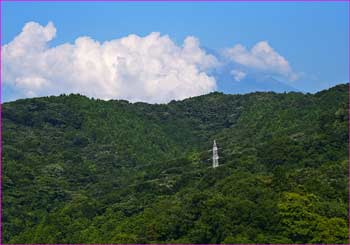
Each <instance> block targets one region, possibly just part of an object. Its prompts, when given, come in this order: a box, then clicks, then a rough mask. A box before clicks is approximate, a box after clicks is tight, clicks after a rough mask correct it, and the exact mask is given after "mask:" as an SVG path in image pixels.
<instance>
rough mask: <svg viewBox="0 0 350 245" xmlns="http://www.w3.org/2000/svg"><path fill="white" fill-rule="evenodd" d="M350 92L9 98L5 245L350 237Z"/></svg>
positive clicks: (4, 160) (5, 146)
mask: <svg viewBox="0 0 350 245" xmlns="http://www.w3.org/2000/svg"><path fill="white" fill-rule="evenodd" d="M348 89H349V87H348V85H339V86H336V87H333V88H331V89H329V90H325V91H321V92H319V93H316V94H303V93H299V92H290V93H283V94H278V93H274V92H256V93H250V94H244V95H229V94H222V93H217V92H216V93H211V94H208V95H203V96H199V97H194V98H189V99H185V100H183V101H172V102H170V103H168V104H146V103H134V104H132V103H129V102H128V101H122V100H110V101H103V100H94V99H89V98H87V97H84V96H81V95H61V96H57V97H55V96H51V97H43V98H33V99H24V100H17V101H14V102H10V103H4V104H3V105H2V119H3V121H2V127H3V128H2V152H3V155H2V174H3V176H2V190H3V199H2V200H3V203H2V205H3V206H2V207H3V210H2V214H3V215H2V229H3V233H2V234H3V241H2V242H3V243H51V244H52V243H347V242H348V240H347V239H348V238H347V237H348V219H347V214H348V189H347V188H348V187H347V176H348ZM214 139H215V140H216V142H217V144H218V147H219V156H220V159H219V165H220V166H219V167H218V168H215V169H214V168H212V167H211V160H210V157H211V154H212V153H211V152H210V151H209V150H210V149H211V147H212V144H213V140H214Z"/></svg>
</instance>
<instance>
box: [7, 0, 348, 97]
mask: <svg viewBox="0 0 350 245" xmlns="http://www.w3.org/2000/svg"><path fill="white" fill-rule="evenodd" d="M2 4H3V6H2V18H3V19H2V45H4V44H9V43H11V42H12V41H13V40H14V38H15V37H16V36H17V35H19V34H20V33H21V31H22V28H23V27H24V25H25V24H26V23H28V22H31V21H34V22H37V23H38V24H40V25H42V26H46V25H47V24H48V22H49V21H51V22H52V23H53V25H54V26H55V29H56V37H55V38H53V39H52V41H49V42H48V45H49V46H50V47H55V46H57V45H61V44H64V43H70V44H73V43H74V42H75V39H76V38H78V37H82V36H89V37H91V38H92V39H94V40H96V41H99V42H101V43H102V42H104V41H109V40H114V39H120V38H123V37H126V36H128V35H130V34H136V35H138V36H141V37H143V36H147V35H149V34H150V33H151V32H159V33H160V35H161V36H163V35H169V38H170V39H171V40H172V41H173V42H174V44H175V45H178V46H179V47H181V46H182V45H183V42H184V39H186V37H188V36H194V37H195V38H196V39H198V40H199V42H200V47H201V48H202V49H203V50H205V51H206V52H209V53H210V54H212V55H214V56H216V55H217V54H218V53H220V54H221V53H222V52H223V50H226V49H229V48H232V47H234V46H235V45H237V44H240V45H242V46H244V47H245V48H246V49H247V50H248V51H249V50H250V49H251V48H252V47H253V46H254V45H256V44H258V43H259V42H261V41H267V42H268V45H269V47H271V48H272V49H273V50H274V52H275V53H276V54H278V55H279V56H281V57H283V58H284V59H285V60H286V61H288V64H289V66H290V68H291V69H292V72H293V73H294V74H297V77H298V78H297V79H287V78H286V77H282V78H281V77H280V78H279V79H280V80H281V81H283V82H285V83H286V84H288V86H291V87H293V88H296V89H297V90H299V91H308V92H315V91H319V90H321V89H324V88H328V87H331V86H333V85H335V84H339V83H344V82H346V81H348V69H349V68H348V67H349V63H348V56H349V47H348V43H349V36H348V30H349V24H348V23H349V22H348V18H349V14H348V3H347V2H336V3H324V2H320V3H315V2H309V3H266V2H265V3H256V2H251V3H240V2H231V3H208V2H203V3H180V2H172V3H156V2H154V3H118V2H114V3H107V2H104V3H96V2H85V3H81V2H80V3H67V2H66V3H43V2H37V3H25V2H15V3H13V2H3V3H2ZM235 57H236V56H235ZM218 59H219V60H220V61H221V60H223V59H222V58H218ZM8 60H9V61H8V62H9V63H10V59H8ZM232 60H234V62H235V64H234V65H232V66H233V67H237V59H232ZM6 62H7V60H6V59H5V58H4V63H6ZM232 62H233V61H232ZM238 63H239V62H238ZM14 64H16V63H14ZM196 64H197V63H196ZM238 65H239V67H242V63H240V64H238ZM244 66H248V65H247V64H246V63H245V64H244ZM251 68H252V67H245V70H242V72H243V71H244V74H247V73H248V72H251V71H252V70H254V72H253V73H254V74H258V73H259V72H261V70H259V71H257V69H256V67H254V69H251ZM10 69H13V68H10ZM230 69H231V68H229V69H228V70H230ZM232 69H235V70H237V68H232ZM232 69H231V70H232ZM264 69H265V68H264ZM281 69H282V68H281ZM237 71H238V70H237ZM240 71H241V70H240ZM269 71H272V69H269V68H266V69H265V70H264V74H265V75H266V73H269ZM5 72H6V69H5ZM207 73H208V74H209V75H210V72H207ZM290 73H291V72H290ZM31 74H32V73H31ZM281 74H282V73H281V72H280V73H279V75H281ZM209 75H208V76H209ZM275 75H276V73H275ZM13 76H14V77H15V76H16V75H13ZM288 76H289V75H288ZM11 79H12V80H14V78H13V77H12V78H9V79H8V80H11ZM60 79H64V78H62V77H60ZM215 79H216V83H217V86H216V89H218V90H221V91H223V92H231V90H230V82H226V83H225V84H221V83H220V81H219V80H220V76H217V77H215ZM287 80H288V81H287ZM26 81H27V80H26ZM206 81H207V80H206ZM5 82H6V81H5ZM207 82H208V84H210V81H209V80H208V81H207ZM242 83H243V82H242ZM40 84H41V83H40ZM62 86H64V85H62ZM135 86H136V85H135ZM208 86H209V85H208ZM22 90H23V88H22ZM50 91H51V92H52V93H55V91H56V90H54V89H51V90H50V89H49V90H47V91H45V92H43V90H40V92H39V93H37V95H45V93H50ZM62 91H64V90H62ZM67 92H69V91H67ZM73 92H76V91H75V90H74V91H73ZM33 95H34V94H33ZM189 95H191V94H189ZM26 96H28V97H30V94H26V93H23V91H21V92H18V90H17V88H16V87H15V86H14V85H13V83H11V81H10V82H8V83H5V85H4V87H3V100H4V101H6V100H11V99H15V98H19V97H26ZM91 96H94V95H91ZM133 96H134V95H132V94H129V95H128V96H124V97H123V96H120V94H119V95H117V96H116V97H123V98H127V99H131V100H132V99H133ZM148 96H152V95H151V94H149V95H148ZM183 96H186V95H185V94H184V95H183ZM183 96H182V97H183ZM96 97H98V95H96ZM107 97H110V96H107ZM134 98H135V100H145V101H148V99H147V98H148V97H147V98H146V97H143V96H141V95H140V94H137V95H135V96H134ZM175 98H177V97H175ZM179 98H181V96H180V97H179Z"/></svg>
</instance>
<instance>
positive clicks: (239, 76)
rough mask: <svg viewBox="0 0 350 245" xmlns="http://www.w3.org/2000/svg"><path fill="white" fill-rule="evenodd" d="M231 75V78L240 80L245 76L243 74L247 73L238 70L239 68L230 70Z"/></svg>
mask: <svg viewBox="0 0 350 245" xmlns="http://www.w3.org/2000/svg"><path fill="white" fill-rule="evenodd" d="M230 73H231V75H233V78H234V79H235V80H236V81H237V82H239V81H241V80H242V79H244V78H245V76H246V75H247V74H246V73H245V72H243V71H239V70H232V71H231V72H230Z"/></svg>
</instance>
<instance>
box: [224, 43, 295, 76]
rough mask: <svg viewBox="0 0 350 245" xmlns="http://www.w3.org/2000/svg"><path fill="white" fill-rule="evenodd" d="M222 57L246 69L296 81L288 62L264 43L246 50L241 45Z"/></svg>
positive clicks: (227, 50) (226, 52)
mask: <svg viewBox="0 0 350 245" xmlns="http://www.w3.org/2000/svg"><path fill="white" fill-rule="evenodd" d="M224 55H225V56H226V57H228V58H229V59H230V60H231V61H233V62H235V63H237V64H239V65H241V66H243V67H245V68H248V69H253V70H256V71H261V72H268V73H271V74H276V75H281V76H284V77H286V78H288V79H289V80H295V79H297V75H296V74H295V73H294V72H293V70H292V68H291V66H290V65H289V62H288V61H287V60H286V59H285V58H284V57H283V56H281V55H280V54H279V53H277V52H276V51H275V50H274V49H273V48H272V47H271V46H270V45H269V44H268V42H266V41H261V42H258V43H257V44H255V45H254V46H253V47H252V48H251V50H247V49H246V47H244V46H243V45H241V44H237V45H235V46H234V47H232V48H228V49H226V50H225V51H224Z"/></svg>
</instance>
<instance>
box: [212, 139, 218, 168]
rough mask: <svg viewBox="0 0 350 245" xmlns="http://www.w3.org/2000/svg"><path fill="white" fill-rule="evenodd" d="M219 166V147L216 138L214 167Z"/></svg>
mask: <svg viewBox="0 0 350 245" xmlns="http://www.w3.org/2000/svg"><path fill="white" fill-rule="evenodd" d="M217 167H219V154H218V147H217V146H216V140H214V144H213V168H217Z"/></svg>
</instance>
